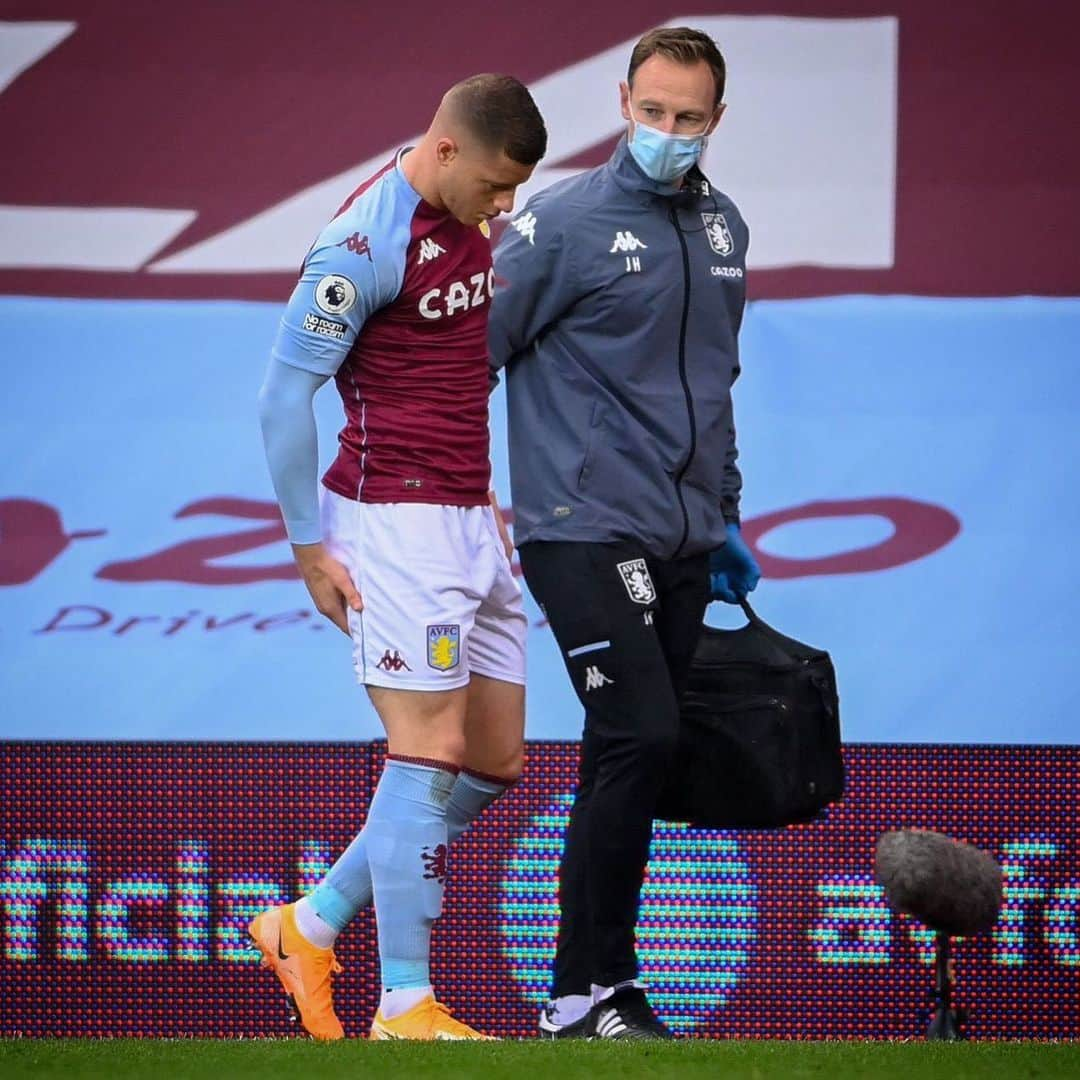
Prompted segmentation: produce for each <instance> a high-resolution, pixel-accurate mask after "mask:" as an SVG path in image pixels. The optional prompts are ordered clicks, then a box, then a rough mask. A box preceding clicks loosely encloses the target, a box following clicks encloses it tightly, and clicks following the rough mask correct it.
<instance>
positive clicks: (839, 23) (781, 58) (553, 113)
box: [150, 15, 898, 274]
mask: <svg viewBox="0 0 1080 1080" xmlns="http://www.w3.org/2000/svg"><path fill="white" fill-rule="evenodd" d="M668 25H671V26H695V27H699V28H700V29H702V30H704V31H705V32H706V33H708V34H711V35H712V36H713V37H714V38H715V39H716V41H717V42H718V43H719V45H720V48H721V49H722V50H723V52H724V54H725V57H726V58H727V60H728V63H729V65H730V71H731V75H730V77H729V80H728V82H729V91H728V93H727V94H726V95H725V97H726V100H727V101H728V103H729V104H730V108H729V109H728V111H727V112H726V113H725V114H724V118H723V121H722V122H721V124H720V127H719V129H718V130H717V132H716V134H715V135H714V136H713V139H712V147H711V149H710V150H709V155H708V159H707V161H706V167H707V170H708V172H709V175H710V176H711V177H712V179H713V180H714V182H715V183H716V184H717V185H718V186H719V187H720V188H721V189H723V190H724V191H726V192H727V193H728V194H729V195H731V196H732V198H734V199H735V201H736V202H737V203H738V204H739V206H740V208H741V210H742V211H743V214H744V216H745V217H746V219H747V221H749V223H750V227H751V229H752V231H753V236H754V241H753V244H752V246H751V249H750V265H751V266H752V267H758V268H762V267H777V266H797V265H810V266H846V267H870V268H883V267H890V266H892V263H893V231H894V206H895V201H896V199H895V195H896V191H895V188H896V101H897V85H896V79H897V76H896V64H897V59H896V58H897V37H898V23H897V20H896V18H894V17H893V16H885V17H881V18H871V19H794V18H783V17H774V16H758V17H751V16H729V15H685V16H680V17H679V18H677V19H673V20H671V21H670V22H669V24H668ZM636 40H637V39H636V38H632V39H629V40H627V41H623V42H621V43H620V44H618V45H615V46H613V47H612V48H610V49H605V50H604V51H603V52H599V53H595V54H594V55H593V56H590V57H587V58H586V59H584V60H581V61H579V62H578V63H576V64H569V65H567V66H566V67H564V68H561V69H560V70H558V71H555V72H553V73H552V74H550V75H546V76H545V77H544V78H542V79H539V80H537V81H536V82H534V83H533V84H532V85H531V86H530V87H529V89H530V90H531V91H532V94H533V97H534V98H535V99H536V103H537V105H538V106H539V108H540V111H541V112H542V113H543V114H544V118H545V120H546V121H547V128H548V153H547V158H546V159H545V162H544V163H542V164H541V166H540V167H539V168H537V170H536V172H535V173H534V174H533V177H532V179H531V180H530V182H529V183H528V184H525V185H524V186H523V187H522V188H521V189H520V190H519V192H518V195H517V199H516V204H517V206H518V208H520V207H522V206H524V205H525V202H526V201H527V200H528V198H529V196H530V195H533V194H535V193H536V192H537V191H540V190H541V189H543V188H545V187H547V186H548V185H550V184H552V183H554V182H555V181H556V180H560V179H562V178H564V177H566V176H571V175H573V174H574V173H576V172H578V171H580V170H579V169H575V168H566V167H565V166H561V165H560V163H561V162H564V161H567V160H569V159H570V158H573V157H575V156H577V155H579V154H582V153H584V152H585V151H587V150H590V149H592V148H593V147H595V146H598V145H599V144H600V143H603V142H605V141H606V140H607V139H610V138H612V137H613V136H614V135H616V134H618V133H619V132H620V131H621V130H623V128H624V126H625V122H624V121H623V120H622V119H621V118H620V116H619V111H618V109H617V108H616V107H615V103H616V92H617V91H616V87H617V86H618V84H619V82H620V80H622V79H624V78H625V77H626V64H627V60H628V59H629V56H630V52H631V50H632V49H633V46H634V44H635V43H636ZM808 103H816V104H808ZM418 139H419V135H412V136H411V137H408V138H400V139H396V140H395V141H394V143H393V145H392V146H390V147H387V148H386V149H384V150H381V151H380V152H379V153H377V154H374V155H372V156H370V157H368V158H367V159H366V160H365V161H363V162H361V163H359V164H358V165H356V166H355V167H353V168H351V169H347V170H346V171H345V172H341V173H338V174H337V175H336V176H331V177H328V178H327V179H326V180H323V181H321V182H320V183H318V184H315V185H313V186H312V187H309V188H305V189H304V190H303V191H299V192H297V193H296V194H295V195H292V196H291V197H289V198H288V199H285V200H284V201H282V202H280V203H278V204H277V205H276V206H272V207H271V208H270V209H269V210H265V211H263V212H262V213H259V214H256V215H255V216H254V217H251V218H248V220H247V221H243V222H241V223H240V224H239V225H235V226H233V227H232V228H229V229H226V230H225V231H224V232H220V233H218V234H217V235H216V236H211V237H209V238H207V239H206V240H203V241H201V242H200V243H198V244H195V245H193V246H192V247H189V248H186V249H183V250H181V251H177V252H175V253H173V254H172V255H170V256H168V257H167V258H165V259H162V260H160V261H159V262H156V263H154V264H153V265H152V266H151V267H150V269H151V270H152V271H167V272H170V273H176V272H183V273H245V274H250V273H253V272H257V271H282V272H285V271H288V272H292V271H295V269H296V260H297V257H298V256H297V253H298V252H303V251H306V250H307V248H308V246H309V245H310V244H311V238H312V236H314V235H315V234H316V233H318V231H319V229H321V228H322V227H323V225H324V224H325V223H326V221H327V219H328V218H329V216H330V215H331V214H332V213H333V211H334V209H335V207H337V206H339V205H340V203H341V200H342V197H343V196H344V195H345V194H346V193H347V192H349V191H352V190H353V189H354V188H356V187H357V186H358V185H359V184H361V183H363V181H364V180H366V179H368V178H369V177H370V176H371V174H372V173H374V172H375V171H376V170H378V169H380V168H382V166H383V165H384V164H385V163H386V162H387V161H388V160H389V158H390V157H391V156H392V155H393V153H394V151H395V150H396V149H397V148H398V147H401V146H404V145H412V144H415V143H416V142H417V140H418Z"/></svg>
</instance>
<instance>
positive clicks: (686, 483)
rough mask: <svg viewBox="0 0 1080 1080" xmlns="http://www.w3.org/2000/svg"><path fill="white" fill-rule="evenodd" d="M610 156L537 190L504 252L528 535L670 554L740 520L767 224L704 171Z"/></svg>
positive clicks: (703, 545) (517, 534)
mask: <svg viewBox="0 0 1080 1080" xmlns="http://www.w3.org/2000/svg"><path fill="white" fill-rule="evenodd" d="M687 179H688V183H687V185H686V190H684V191H683V192H682V193H681V194H679V195H674V194H673V191H672V188H670V187H666V186H664V185H661V184H657V183H655V182H654V181H652V180H650V179H649V178H648V177H646V176H645V174H644V173H643V172H642V171H641V170H640V169H639V168H638V166H637V163H636V162H635V161H634V159H633V157H632V156H631V155H630V152H629V150H628V148H627V144H626V138H625V137H623V138H622V139H621V140H620V141H619V144H618V146H617V147H616V149H615V152H614V154H613V155H612V157H611V159H610V160H609V161H608V162H607V164H605V165H602V166H600V167H599V168H596V169H591V170H589V171H588V172H585V173H582V174H580V175H578V176H574V177H572V178H570V179H568V180H563V181H560V182H558V183H556V184H553V185H552V186H551V187H549V188H547V189H545V190H544V191H541V192H539V193H538V194H537V195H535V196H534V197H533V198H531V199H530V200H529V202H528V204H527V205H526V206H525V208H524V210H522V211H521V212H520V213H519V214H518V215H517V216H516V217H514V218H513V219H512V220H511V222H510V224H509V225H508V227H507V229H506V232H505V234H504V235H503V238H502V240H501V241H500V242H499V245H498V247H497V249H496V252H495V281H496V287H495V297H494V300H493V302H492V309H491V317H490V324H489V327H490V329H489V345H490V352H491V364H492V369H493V371H495V372H498V371H499V370H500V369H503V368H505V370H506V380H507V383H506V388H507V409H508V420H509V442H510V482H511V488H512V495H513V503H514V539H515V541H516V543H518V544H524V543H528V542H529V541H531V540H576V541H596V542H610V541H616V540H632V541H636V542H638V543H639V544H640V545H641V546H642V547H643V548H644V550H645V551H646V552H647V553H648V554H651V555H654V556H656V557H658V558H662V559H670V558H676V557H681V556H684V555H694V554H697V553H700V552H702V551H709V550H712V549H714V548H718V547H720V546H721V545H722V544H723V543H724V540H725V530H724V526H725V522H738V520H739V493H740V489H741V487H742V478H741V476H740V474H739V470H738V468H737V466H736V458H737V456H738V451H737V449H736V446H735V425H734V420H733V417H732V407H731V386H732V384H733V383H734V381H735V379H736V378H737V377H738V374H739V353H738V332H739V326H740V324H741V322H742V315H743V307H744V304H745V298H746V289H745V277H744V274H745V269H746V249H747V244H748V242H749V231H748V229H747V227H746V224H745V223H744V222H743V220H742V217H741V216H740V214H739V211H738V209H737V208H736V207H735V204H734V203H733V202H732V201H731V200H730V199H729V198H728V197H727V196H726V195H724V194H722V193H721V192H719V191H716V190H715V189H714V188H712V186H711V185H710V184H709V183H708V182H707V181H706V180H705V178H704V177H703V176H702V175H701V174H700V173H698V172H697V171H696V170H694V171H692V172H691V174H690V176H689V177H688V178H687Z"/></svg>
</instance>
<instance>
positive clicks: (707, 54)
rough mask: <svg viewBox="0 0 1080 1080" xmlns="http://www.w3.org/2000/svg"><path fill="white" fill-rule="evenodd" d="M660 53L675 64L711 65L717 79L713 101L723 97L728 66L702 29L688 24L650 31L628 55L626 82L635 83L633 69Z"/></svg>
mask: <svg viewBox="0 0 1080 1080" xmlns="http://www.w3.org/2000/svg"><path fill="white" fill-rule="evenodd" d="M657 55H659V56H663V57H665V58H666V59H668V60H674V61H675V63H677V64H696V63H697V62H698V61H699V60H704V61H705V63H706V64H708V65H709V67H710V68H712V73H713V79H714V80H715V81H716V101H715V102H714V104H716V105H719V104H720V102H721V101H723V99H724V83H725V82H726V81H727V67H726V66H725V64H724V57H723V55H722V54H721V52H720V50H719V48H717V45H716V42H715V41H713V39H712V38H711V37H709V35H708V34H706V33H705V32H704V31H702V30H693V29H691V28H690V27H689V26H661V27H660V28H659V29H657V30H650V31H649V32H648V33H647V34H646V35H645V36H644V37H643V38H642V39H641V40H640V41H639V42H638V43H637V44H636V45H635V46H634V51H633V52H632V53H631V54H630V70H629V72H627V75H626V81H627V83H629V84H630V85H631V86H633V85H634V72H635V71H637V69H638V68H639V67H641V65H642V64H644V63H645V61H646V60H648V59H649V57H650V56H657Z"/></svg>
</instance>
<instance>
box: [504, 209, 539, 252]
mask: <svg viewBox="0 0 1080 1080" xmlns="http://www.w3.org/2000/svg"><path fill="white" fill-rule="evenodd" d="M510 228H511V229H517V231H518V232H519V233H521V235H522V236H524V237H525V239H526V240H528V241H529V243H530V244H532V245H533V247H536V215H535V214H534V213H533V212H532V211H531V210H530V211H529V212H528V213H525V214H522V215H521V217H516V218H514V220H513V221H511V222H510Z"/></svg>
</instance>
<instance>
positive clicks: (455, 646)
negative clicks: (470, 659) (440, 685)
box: [427, 623, 461, 671]
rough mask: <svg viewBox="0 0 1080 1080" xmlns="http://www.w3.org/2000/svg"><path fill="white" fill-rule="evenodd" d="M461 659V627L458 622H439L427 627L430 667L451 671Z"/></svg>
mask: <svg viewBox="0 0 1080 1080" xmlns="http://www.w3.org/2000/svg"><path fill="white" fill-rule="evenodd" d="M460 660H461V627H460V626H459V625H458V624H457V623H438V624H436V625H434V626H429V627H428V628H427V662H428V667H433V668H434V669H435V670H436V671H450V670H451V669H452V668H456V667H457V666H458V662H459V661H460Z"/></svg>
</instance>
